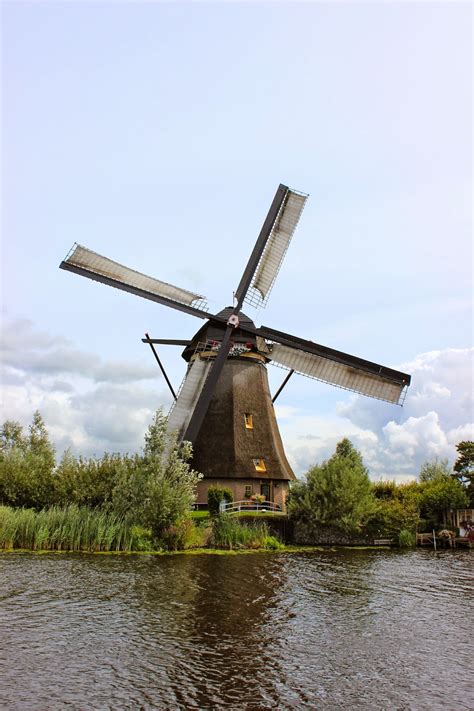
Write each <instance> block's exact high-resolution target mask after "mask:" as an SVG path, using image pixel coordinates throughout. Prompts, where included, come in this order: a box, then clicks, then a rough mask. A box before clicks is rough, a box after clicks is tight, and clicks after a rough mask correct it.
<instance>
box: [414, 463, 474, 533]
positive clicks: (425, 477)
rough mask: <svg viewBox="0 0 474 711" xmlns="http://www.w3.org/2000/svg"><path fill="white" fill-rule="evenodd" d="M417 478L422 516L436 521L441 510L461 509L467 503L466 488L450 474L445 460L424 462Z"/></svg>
mask: <svg viewBox="0 0 474 711" xmlns="http://www.w3.org/2000/svg"><path fill="white" fill-rule="evenodd" d="M419 480H420V483H419V485H418V491H419V494H418V495H419V506H420V510H421V515H422V517H423V518H425V519H428V520H429V521H433V522H436V521H438V520H439V519H440V517H441V514H442V512H443V511H447V510H449V509H462V508H464V507H466V506H467V505H468V502H469V497H468V495H467V493H466V490H465V488H464V487H463V485H462V484H461V483H460V482H459V481H458V480H457V479H455V478H453V477H452V476H451V473H450V470H449V468H448V465H447V461H445V460H443V461H439V460H438V459H434V460H431V461H427V462H425V463H424V464H423V466H422V467H421V471H420V476H419Z"/></svg>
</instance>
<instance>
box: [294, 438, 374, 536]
mask: <svg viewBox="0 0 474 711" xmlns="http://www.w3.org/2000/svg"><path fill="white" fill-rule="evenodd" d="M375 509H376V502H375V498H374V495H373V491H372V486H371V483H370V480H369V476H368V473H367V469H366V468H365V466H364V464H363V461H362V457H361V455H360V453H359V452H358V451H357V450H356V449H355V448H354V447H353V445H352V443H351V442H350V441H349V440H348V439H344V440H342V442H339V444H338V445H337V447H336V451H335V453H334V454H333V456H332V457H331V458H330V459H329V460H328V461H327V462H323V464H321V465H315V466H314V467H312V468H311V469H310V470H309V471H308V473H307V475H306V481H304V482H298V483H297V484H296V485H294V486H293V487H292V488H291V494H290V498H289V502H288V511H289V514H290V516H291V517H292V518H294V519H295V520H300V521H302V522H304V523H305V524H307V525H309V526H318V525H323V526H331V527H335V528H339V529H341V530H344V531H347V532H356V531H358V530H360V528H361V527H362V526H363V525H364V524H365V523H366V521H367V520H368V519H369V518H370V516H371V515H372V514H373V513H374V511H375Z"/></svg>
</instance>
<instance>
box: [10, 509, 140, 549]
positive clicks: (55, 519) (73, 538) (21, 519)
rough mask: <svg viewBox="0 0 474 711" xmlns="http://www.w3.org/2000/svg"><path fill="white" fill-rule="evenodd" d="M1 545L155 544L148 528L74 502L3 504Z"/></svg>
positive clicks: (101, 546) (91, 546)
mask: <svg viewBox="0 0 474 711" xmlns="http://www.w3.org/2000/svg"><path fill="white" fill-rule="evenodd" d="M0 548H3V549H10V548H23V549H27V550H58V551H89V552H95V551H124V552H127V551H137V550H152V548H153V545H152V539H151V533H150V532H149V531H148V530H147V529H143V528H141V527H139V526H134V525H132V524H130V523H129V522H128V521H125V520H124V519H122V518H119V517H118V516H117V515H116V514H114V513H112V512H108V511H103V510H100V509H89V508H87V507H86V506H77V505H76V504H70V505H69V506H64V507H59V506H51V507H50V508H47V509H43V510H41V511H34V510H33V509H13V508H9V507H8V506H0Z"/></svg>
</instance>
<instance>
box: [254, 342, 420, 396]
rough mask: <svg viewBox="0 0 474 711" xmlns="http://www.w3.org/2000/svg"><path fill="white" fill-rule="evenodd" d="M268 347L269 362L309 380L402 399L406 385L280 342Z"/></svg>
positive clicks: (367, 394)
mask: <svg viewBox="0 0 474 711" xmlns="http://www.w3.org/2000/svg"><path fill="white" fill-rule="evenodd" d="M269 349H270V353H269V355H268V357H269V358H270V359H271V363H272V365H275V366H277V367H278V368H283V369H284V370H294V371H295V372H296V373H298V374H299V375H304V376H305V377H307V378H311V379H312V380H319V381H320V382H322V383H328V384H329V385H334V386H335V387H337V388H340V389H341V390H349V391H350V392H354V393H357V394H358V395H365V396H367V397H371V398H374V399H375V400H383V401H385V402H390V403H392V404H395V405H403V403H404V402H405V397H406V393H407V389H408V385H407V384H403V383H398V382H396V381H394V380H391V379H389V378H387V377H384V376H382V375H377V374H375V373H371V372H368V371H365V370H363V369H362V368H354V367H352V366H349V365H346V364H344V363H339V362H338V361H335V360H331V359H330V358H327V357H325V358H323V357H322V356H318V355H315V354H313V353H306V352H305V351H302V350H299V349H297V348H289V347H288V346H284V345H281V344H279V343H273V344H269Z"/></svg>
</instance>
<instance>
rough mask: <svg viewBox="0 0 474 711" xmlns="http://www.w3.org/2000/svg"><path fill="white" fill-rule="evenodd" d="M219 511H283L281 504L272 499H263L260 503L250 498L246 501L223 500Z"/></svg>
mask: <svg viewBox="0 0 474 711" xmlns="http://www.w3.org/2000/svg"><path fill="white" fill-rule="evenodd" d="M219 511H220V513H237V512H239V511H251V512H252V513H254V512H255V511H262V512H264V511H266V512H270V513H282V510H281V506H278V504H274V503H272V502H271V501H263V502H261V503H260V502H257V501H249V500H248V499H245V500H244V501H231V502H229V503H226V502H224V501H221V503H220V507H219Z"/></svg>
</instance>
